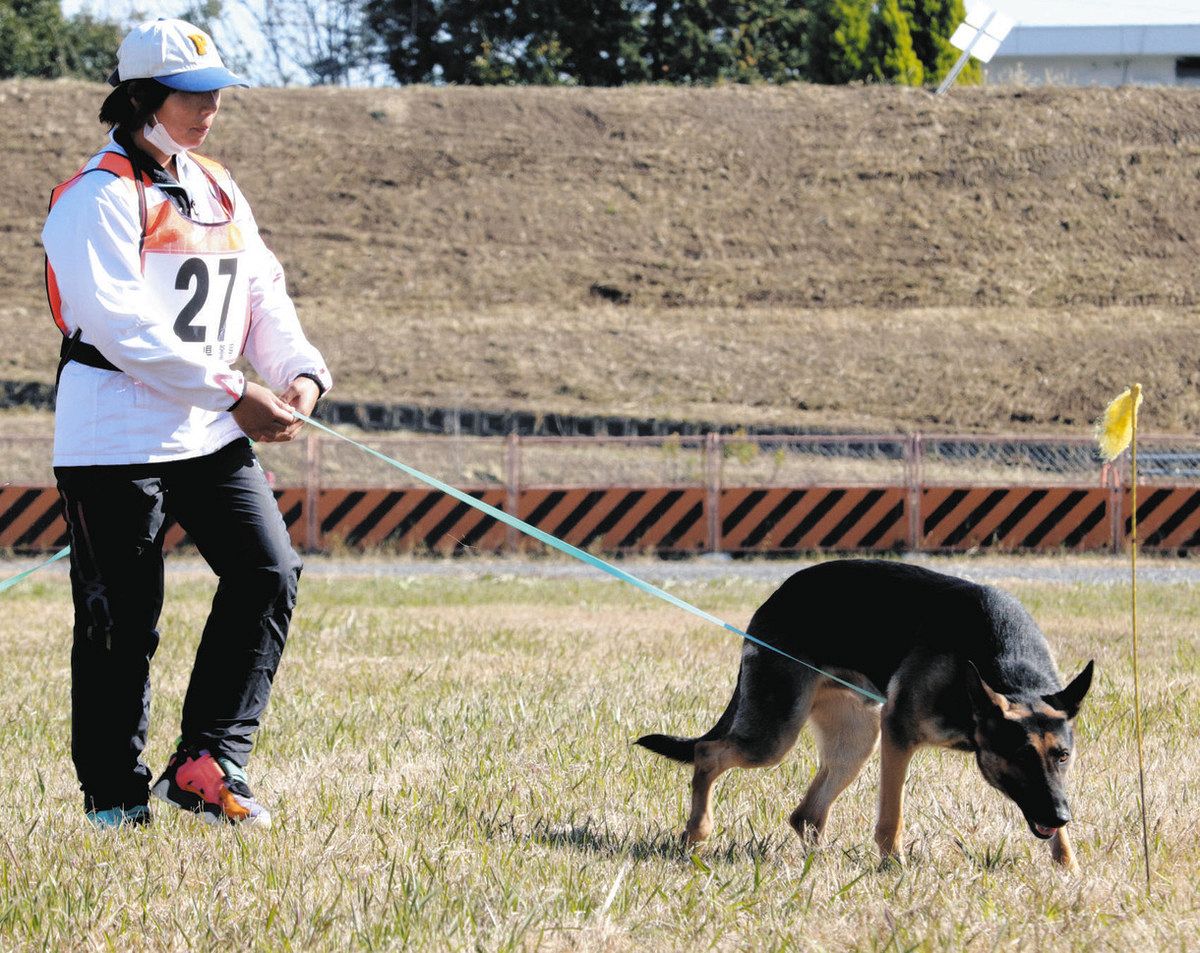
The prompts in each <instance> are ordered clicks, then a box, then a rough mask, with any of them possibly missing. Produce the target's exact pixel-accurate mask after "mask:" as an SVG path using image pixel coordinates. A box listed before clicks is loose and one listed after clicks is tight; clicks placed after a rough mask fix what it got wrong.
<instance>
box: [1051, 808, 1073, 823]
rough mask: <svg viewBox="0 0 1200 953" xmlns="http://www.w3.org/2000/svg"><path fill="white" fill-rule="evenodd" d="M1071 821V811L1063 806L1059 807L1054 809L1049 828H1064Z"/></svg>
mask: <svg viewBox="0 0 1200 953" xmlns="http://www.w3.org/2000/svg"><path fill="white" fill-rule="evenodd" d="M1070 821H1071V811H1070V809H1069V808H1068V807H1067V806H1066V805H1065V804H1062V805H1059V806H1058V807H1056V808H1055V809H1054V820H1052V821H1051V822H1050V826H1051V827H1066V825H1067V824H1069V823H1070Z"/></svg>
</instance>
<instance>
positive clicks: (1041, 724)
mask: <svg viewBox="0 0 1200 953" xmlns="http://www.w3.org/2000/svg"><path fill="white" fill-rule="evenodd" d="M748 632H749V633H750V634H751V635H753V636H754V637H755V638H758V639H761V640H762V641H763V642H766V643H767V644H769V645H773V646H775V647H777V648H779V649H780V650H782V651H783V652H786V653H787V654H788V655H791V656H794V657H795V658H797V659H802V660H803V661H805V662H808V663H810V664H812V665H814V666H816V667H818V668H820V669H823V670H824V671H825V672H828V673H830V674H832V675H836V676H837V677H839V678H843V679H845V680H846V681H848V682H850V683H852V684H855V685H858V686H861V687H863V688H866V689H868V690H872V691H874V692H875V693H876V694H880V695H885V697H886V699H887V700H886V703H885V704H883V705H882V706H881V705H879V704H877V703H875V702H873V701H871V700H870V699H868V698H865V697H863V696H861V695H859V694H857V693H856V692H854V691H852V690H850V689H848V688H846V687H844V686H842V685H839V684H838V683H837V682H835V681H833V680H831V679H829V678H826V677H825V676H824V675H822V674H820V673H818V672H815V671H813V670H812V669H810V668H806V667H805V666H803V665H799V664H797V663H796V662H794V661H791V660H790V659H787V658H784V657H783V656H782V655H779V654H778V653H776V652H772V651H770V650H769V649H764V648H761V647H759V646H757V645H755V644H754V643H753V642H750V641H746V642H745V643H744V644H743V648H742V661H741V667H740V669H739V671H738V677H737V685H736V687H735V688H734V690H733V698H732V699H731V700H730V702H729V705H728V707H726V709H725V713H724V714H723V715H721V717H720V718H719V719H718V721H717V723H716V724H715V725H714V726H713V727H712V729H710V730H709V731H708V732H706V733H705V734H703V735H701V736H700V737H699V738H680V737H675V736H672V735H646V736H644V737H642V738H639V739H638V741H637V744H639V745H642V746H643V747H646V748H649V749H650V750H651V751H654V752H656V753H657V754H661V755H664V756H666V757H668V758H673V759H674V760H676V761H682V762H685V763H691V764H694V765H695V768H694V773H693V776H692V812H691V817H690V818H689V819H688V822H687V830H686V831H685V832H684V835H683V837H684V841H685V843H689V844H690V843H695V842H698V841H702V840H704V839H705V838H707V837H708V835H709V834H710V833H711V831H712V826H713V820H712V809H711V804H710V798H711V795H712V788H713V783H714V782H715V781H716V780H717V778H718V777H720V776H721V774H723V773H724V772H725V771H728V770H729V769H730V768H765V767H770V766H771V765H775V764H778V763H779V762H780V761H781V760H782V759H783V757H784V755H786V754H787V752H788V751H789V750H790V749H791V747H792V746H793V745H794V744H795V743H796V738H797V736H798V735H799V733H800V728H801V727H802V726H803V725H804V723H805V722H806V721H807V722H810V723H811V724H812V727H813V733H814V734H815V736H816V743H817V752H818V755H819V759H820V763H819V766H818V768H817V773H816V775H815V776H814V777H813V780H812V783H811V784H810V785H809V788H808V791H807V793H805V795H804V799H803V800H802V801H801V802H800V805H799V807H797V808H796V809H795V810H794V811H793V812H792V815H791V818H790V822H791V825H792V827H793V828H795V830H796V832H797V833H798V834H800V836H801V837H803V838H813V839H816V838H817V837H819V836H820V834H821V832H822V831H823V830H824V828H825V822H826V821H827V820H828V818H829V809H830V807H831V806H832V805H833V802H834V800H835V799H836V798H837V796H838V795H839V794H841V793H842V792H843V791H844V790H845V789H846V787H847V786H848V785H849V784H850V782H851V781H853V780H854V779H855V777H857V775H858V773H859V771H861V770H862V767H863V765H864V764H865V763H866V761H867V758H869V757H870V755H871V753H872V752H873V751H874V750H875V746H876V744H880V749H881V758H882V764H881V772H880V786H879V813H878V818H877V820H876V824H875V843H876V844H877V845H878V846H879V851H880V854H881V855H882V857H883V860H884V861H885V862H886V861H890V860H899V859H900V853H899V851H900V838H901V833H902V831H903V826H904V816H903V802H904V790H903V789H904V776H905V773H906V772H907V770H908V764H909V761H910V760H911V759H912V756H913V754H914V752H915V751H916V750H917V749H918V748H920V747H921V746H923V745H938V746H941V747H945V748H956V749H958V750H960V751H971V752H974V754H975V760H976V762H977V763H978V765H979V770H980V771H982V772H983V777H984V779H985V780H986V781H987V782H988V784H990V785H992V786H993V787H995V788H997V789H999V790H1000V791H1001V792H1003V793H1004V794H1006V795H1007V796H1008V797H1009V798H1011V799H1012V800H1013V801H1014V802H1016V804H1017V806H1018V807H1019V808H1020V809H1021V812H1022V814H1024V815H1025V820H1026V822H1027V823H1028V825H1029V829H1030V831H1032V832H1033V834H1034V836H1036V837H1038V838H1041V839H1043V840H1049V841H1050V851H1051V856H1052V857H1053V859H1054V860H1055V861H1056V862H1057V863H1059V864H1062V865H1064V866H1065V867H1068V868H1074V867H1075V861H1074V857H1073V855H1072V851H1071V844H1070V841H1068V840H1067V835H1066V831H1065V830H1064V827H1065V825H1066V824H1067V822H1068V821H1070V820H1071V811H1070V808H1069V807H1068V806H1067V797H1066V793H1065V791H1064V781H1065V779H1066V773H1067V768H1068V767H1069V766H1070V763H1071V755H1072V751H1073V747H1074V744H1073V738H1072V730H1071V725H1072V720H1073V719H1074V718H1075V715H1076V714H1077V713H1078V711H1079V706H1080V704H1081V703H1082V701H1083V697H1084V696H1085V695H1086V694H1087V691H1088V688H1089V687H1090V686H1091V681H1092V668H1093V663H1092V662H1088V664H1087V665H1086V666H1085V667H1084V669H1083V671H1082V672H1080V673H1079V675H1077V676H1076V677H1075V678H1074V679H1073V680H1072V681H1071V683H1070V684H1069V685H1067V687H1066V688H1063V687H1062V683H1061V682H1060V680H1059V677H1058V674H1057V673H1056V671H1055V667H1054V660H1053V659H1052V658H1051V656H1050V648H1049V646H1048V645H1047V644H1046V638H1045V636H1043V635H1042V633H1041V630H1040V629H1038V627H1037V624H1036V623H1035V622H1034V621H1033V618H1032V617H1031V616H1030V615H1029V613H1028V612H1027V611H1026V610H1025V608H1024V607H1023V606H1022V605H1021V604H1020V603H1019V602H1018V601H1017V600H1016V599H1014V598H1013V597H1012V596H1010V595H1007V594H1006V593H1003V592H1001V591H999V590H997V589H994V588H992V587H990V586H981V585H977V584H975V583H972V582H967V581H966V580H963V579H958V578H955V577H953V576H947V575H944V574H942V573H938V572H933V571H932V570H929V569H922V568H920V567H918V566H910V565H905V564H903V563H896V562H887V561H884V560H863V559H847V560H840V561H834V562H827V563H822V564H818V565H816V566H813V567H811V568H808V569H803V570H801V571H800V572H798V573H796V574H795V575H793V576H792V577H791V578H789V579H788V580H787V581H786V582H784V583H783V585H782V586H780V587H779V589H777V590H776V591H775V592H774V594H772V595H771V597H770V598H769V599H767V601H766V602H764V603H763V604H762V606H760V607H759V609H758V611H757V612H755V613H754V617H753V618H752V619H751V620H750V627H749V629H748ZM881 727H882V731H881ZM881 739H882V743H880V742H881Z"/></svg>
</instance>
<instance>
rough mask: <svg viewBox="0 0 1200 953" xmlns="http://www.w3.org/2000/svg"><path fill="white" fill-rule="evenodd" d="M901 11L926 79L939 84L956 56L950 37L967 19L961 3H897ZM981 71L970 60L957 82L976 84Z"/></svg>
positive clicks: (924, 0)
mask: <svg viewBox="0 0 1200 953" xmlns="http://www.w3.org/2000/svg"><path fill="white" fill-rule="evenodd" d="M900 9H901V10H903V11H904V13H905V15H906V16H907V17H908V24H909V31H910V33H911V34H912V45H913V52H915V53H916V54H917V58H918V59H919V60H920V61H921V64H922V65H923V66H924V68H925V80H926V82H930V83H940V82H941V81H942V79H943V78H945V76H946V74H947V73H949V72H950V70H951V68H952V67H953V66H954V64H955V62H956V61H957V60H958V57H959V52H960V51H959V50H957V49H955V48H954V47H953V46H951V45H950V37H951V35H953V33H954V31H955V30H956V29H958V25H959V24H960V23H962V22H963V20H964V19H965V18H966V15H967V14H966V8H965V6H964V5H963V0H900ZM982 79H983V69H982V67H981V66H980V65H979V62H978V60H974V59H972V60H971V61H970V62H968V63H967V65H966V66H965V67H964V68H963V71H962V72H961V73H960V74H959V76H958V80H957V82H959V83H979V82H981V81H982Z"/></svg>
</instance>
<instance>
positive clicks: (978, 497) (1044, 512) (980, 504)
mask: <svg viewBox="0 0 1200 953" xmlns="http://www.w3.org/2000/svg"><path fill="white" fill-rule="evenodd" d="M1111 505H1112V493H1111V491H1110V490H1107V489H1105V488H1103V487H1088V488H1087V489H1083V488H1080V487H1062V486H1056V487H970V488H962V487H927V488H925V489H923V490H922V491H921V515H920V526H921V540H920V544H919V545H920V548H921V549H923V550H926V551H930V550H932V551H938V550H941V551H951V552H961V551H963V550H969V549H979V548H986V549H993V550H1021V549H1073V550H1095V549H1105V548H1111V547H1112V545H1113V539H1112V528H1111V520H1110V519H1106V516H1108V514H1109V511H1110V510H1109V508H1110V506H1111Z"/></svg>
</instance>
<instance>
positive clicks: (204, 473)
mask: <svg viewBox="0 0 1200 953" xmlns="http://www.w3.org/2000/svg"><path fill="white" fill-rule="evenodd" d="M54 473H55V476H56V477H57V478H58V490H59V494H60V495H61V497H62V502H63V511H64V515H65V516H66V519H67V524H68V526H69V528H70V532H71V590H72V594H73V596H74V602H75V629H74V646H73V649H72V651H71V756H72V758H73V759H74V762H75V770H76V772H77V774H78V776H79V783H80V787H81V788H82V789H83V794H84V803H85V806H86V807H87V809H88V810H107V809H108V808H111V807H117V806H125V807H130V806H133V805H136V804H145V803H146V800H147V797H148V790H149V784H150V779H151V774H150V769H149V768H148V767H147V766H146V764H145V762H144V761H143V760H142V757H141V755H142V750H143V749H144V748H145V745H146V728H147V725H148V722H149V715H150V659H151V658H152V657H153V655H154V650H155V649H156V648H157V647H158V628H157V627H158V617H159V613H160V612H161V610H162V604H163V555H162V540H163V533H164V531H165V528H166V527H165V522H166V517H167V516H172V517H174V518H175V519H176V520H178V521H179V523H180V525H181V526H182V527H183V529H184V530H185V531H186V532H187V534H188V536H189V537H190V538H191V541H192V542H193V543H195V545H196V547H197V548H198V549H199V550H200V553H201V555H202V556H203V557H204V559H205V561H206V562H207V563H208V564H209V566H211V567H212V569H213V571H214V572H215V573H216V574H217V576H218V577H219V578H220V583H219V585H218V587H217V594H216V596H215V597H214V599H213V605H212V611H211V613H210V614H209V617H208V622H207V623H206V625H205V626H204V633H203V635H202V636H201V639H200V648H199V651H198V652H197V654H196V662H195V665H194V666H193V668H192V677H191V682H190V684H189V685H188V690H187V696H186V697H185V699H184V704H183V726H182V736H183V744H184V745H185V746H187V747H190V748H207V749H208V750H209V751H211V752H212V753H213V755H214V756H216V755H220V756H224V757H227V758H229V759H231V760H232V761H234V762H235V763H237V764H240V765H245V763H246V760H247V758H248V757H249V753H250V745H251V741H252V739H253V736H254V732H255V730H256V729H257V728H258V724H259V719H260V717H261V716H262V712H263V709H264V708H265V707H266V704H267V698H268V696H269V695H270V692H271V681H272V679H273V678H274V676H275V670H276V668H278V666H279V658H280V655H281V654H282V652H283V646H284V642H285V641H286V639H287V630H288V624H289V622H290V621H291V615H292V608H293V607H294V606H295V604H296V586H297V583H298V581H299V578H300V568H301V564H300V557H299V556H297V555H296V553H295V551H294V550H293V549H292V546H291V543H290V541H289V540H288V535H287V528H286V527H285V526H284V522H283V518H282V516H281V515H280V513H279V508H278V507H277V506H276V504H275V498H274V497H273V496H272V494H271V490H270V488H269V487H268V486H267V481H266V478H265V475H264V474H263V471H262V468H261V467H260V466H259V464H258V460H257V459H256V458H255V456H254V451H253V450H251V449H250V444H249V442H248V441H247V440H245V439H242V440H237V441H235V442H233V443H231V444H229V445H228V446H226V447H224V448H222V449H221V450H218V451H217V452H216V453H212V454H209V455H208V456H204V457H198V458H195V459H191V460H181V461H172V462H170V463H161V464H133V465H129V466H92V467H56V468H55V470H54Z"/></svg>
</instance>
